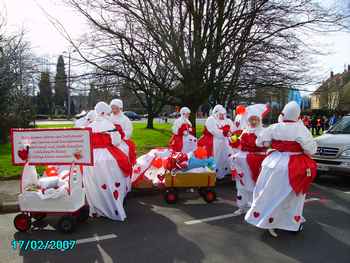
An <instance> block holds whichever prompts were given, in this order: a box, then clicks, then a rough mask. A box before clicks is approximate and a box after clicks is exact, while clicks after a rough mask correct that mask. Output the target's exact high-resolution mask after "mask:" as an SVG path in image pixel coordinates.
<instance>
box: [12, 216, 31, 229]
mask: <svg viewBox="0 0 350 263" xmlns="http://www.w3.org/2000/svg"><path fill="white" fill-rule="evenodd" d="M13 224H14V225H15V228H16V229H17V230H18V231H20V232H27V231H28V230H29V229H30V227H31V225H32V221H31V218H30V216H29V215H27V214H18V215H16V217H15V219H14V220H13Z"/></svg>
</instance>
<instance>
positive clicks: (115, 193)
mask: <svg viewBox="0 0 350 263" xmlns="http://www.w3.org/2000/svg"><path fill="white" fill-rule="evenodd" d="M113 196H114V199H115V200H118V197H119V193H118V191H117V190H115V191H114V192H113Z"/></svg>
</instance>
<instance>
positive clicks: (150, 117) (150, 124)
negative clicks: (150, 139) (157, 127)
mask: <svg viewBox="0 0 350 263" xmlns="http://www.w3.org/2000/svg"><path fill="white" fill-rule="evenodd" d="M153 119H154V116H153V114H151V113H150V112H149V113H148V116H147V129H154V127H153Z"/></svg>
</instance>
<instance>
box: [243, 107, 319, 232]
mask: <svg viewBox="0 0 350 263" xmlns="http://www.w3.org/2000/svg"><path fill="white" fill-rule="evenodd" d="M281 115H282V120H281V122H279V123H276V124H273V125H271V126H270V127H268V128H267V129H265V130H264V132H263V133H262V134H261V136H259V137H258V138H257V140H256V144H257V145H258V146H261V147H262V146H265V147H267V146H271V148H272V150H271V152H270V153H269V154H268V156H267V157H266V159H265V160H264V161H263V163H262V170H261V172H260V174H259V177H258V180H257V183H256V187H255V190H254V193H253V203H252V206H251V208H250V209H249V211H248V212H247V214H246V216H245V220H246V221H247V222H248V223H250V224H253V225H255V226H256V227H259V228H263V229H268V231H269V233H270V234H271V235H272V236H274V237H277V233H276V232H275V229H283V230H288V231H299V230H301V229H302V224H303V223H304V222H305V219H304V217H303V216H302V213H303V207H304V201H305V195H306V192H307V190H308V188H309V186H310V184H311V182H312V181H313V180H314V178H315V176H316V168H317V166H316V163H315V162H314V161H313V160H312V159H311V158H310V157H309V155H311V154H313V153H315V152H316V148H317V147H316V143H315V141H314V139H313V137H312V135H311V133H310V132H309V131H308V129H307V128H306V127H305V126H304V125H303V123H301V122H299V121H298V118H299V115H300V107H299V105H298V104H297V103H296V102H294V101H292V102H290V103H288V104H287V105H286V106H285V107H284V109H283V111H282V114H281Z"/></svg>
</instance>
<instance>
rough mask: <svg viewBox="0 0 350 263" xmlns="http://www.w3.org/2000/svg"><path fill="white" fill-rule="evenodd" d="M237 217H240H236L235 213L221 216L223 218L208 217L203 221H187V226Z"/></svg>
mask: <svg viewBox="0 0 350 263" xmlns="http://www.w3.org/2000/svg"><path fill="white" fill-rule="evenodd" d="M235 216H238V215H234V214H233V213H230V214H225V215H221V216H213V217H207V218H203V219H196V220H190V221H186V222H185V224H186V225H195V224H200V223H205V222H210V221H215V220H220V219H224V218H230V217H235Z"/></svg>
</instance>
